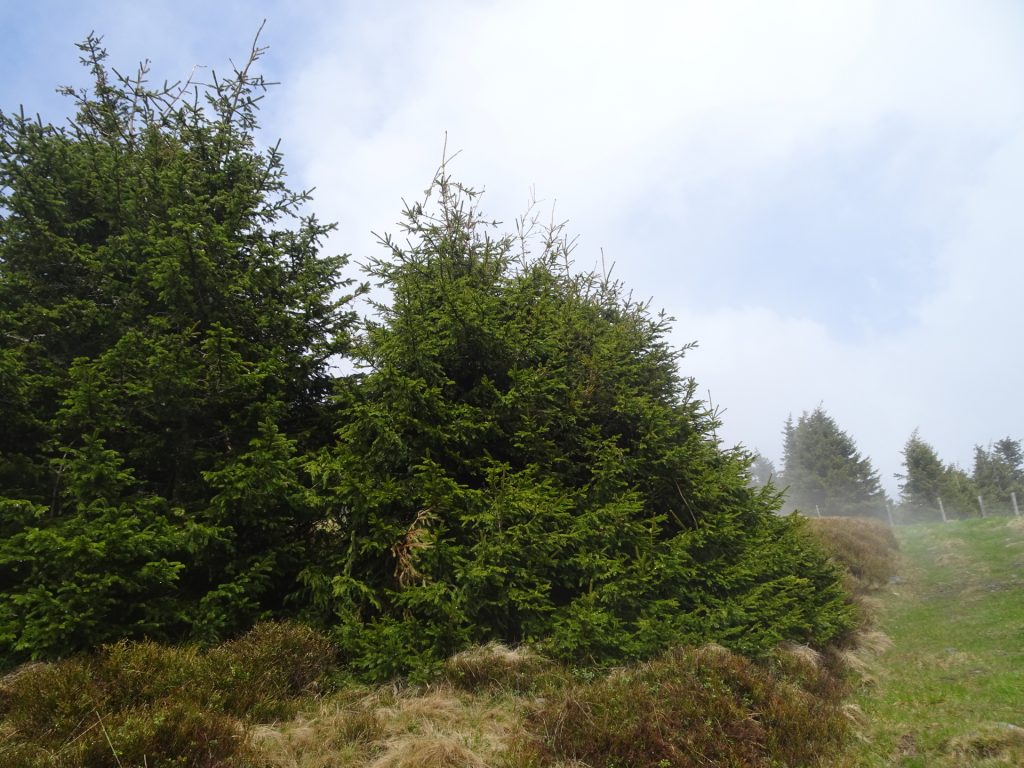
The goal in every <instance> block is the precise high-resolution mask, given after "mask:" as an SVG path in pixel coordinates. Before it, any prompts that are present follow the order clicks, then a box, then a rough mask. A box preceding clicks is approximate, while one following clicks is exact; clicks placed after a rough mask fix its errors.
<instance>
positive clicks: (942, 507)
mask: <svg viewBox="0 0 1024 768" xmlns="http://www.w3.org/2000/svg"><path fill="white" fill-rule="evenodd" d="M939 512H941V513H942V522H944V523H948V522H949V520H947V519H946V508H945V507H944V506H942V497H941V496H940V497H939Z"/></svg>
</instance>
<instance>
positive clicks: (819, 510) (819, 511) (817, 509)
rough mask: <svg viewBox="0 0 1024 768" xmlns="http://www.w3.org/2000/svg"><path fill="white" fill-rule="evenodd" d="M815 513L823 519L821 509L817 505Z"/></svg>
mask: <svg viewBox="0 0 1024 768" xmlns="http://www.w3.org/2000/svg"><path fill="white" fill-rule="evenodd" d="M814 511H815V512H817V513H818V517H821V507H819V506H818V505H817V504H815V505H814Z"/></svg>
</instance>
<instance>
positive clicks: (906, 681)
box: [849, 518, 1024, 768]
mask: <svg viewBox="0 0 1024 768" xmlns="http://www.w3.org/2000/svg"><path fill="white" fill-rule="evenodd" d="M896 533H897V536H898V538H899V540H900V545H901V548H902V558H903V562H902V568H901V571H900V573H901V576H900V579H899V580H897V583H894V584H892V585H891V586H890V587H889V588H888V589H886V591H885V592H884V593H883V595H882V597H881V602H882V606H881V614H880V616H881V618H880V622H879V629H881V630H882V631H883V632H885V633H886V634H888V635H889V637H890V638H891V640H892V647H891V648H890V649H889V650H887V651H886V652H884V653H883V654H881V655H880V656H878V657H877V658H876V659H874V660H873V662H872V663H871V669H870V672H871V674H872V676H873V677H874V678H875V680H876V682H875V684H874V685H869V686H866V687H865V689H864V690H863V691H862V693H861V695H860V696H859V698H858V701H857V703H858V705H859V706H860V707H861V709H862V710H863V712H864V715H865V716H866V723H867V724H866V725H864V726H863V728H862V737H863V738H862V739H861V740H860V741H859V743H858V745H857V746H856V747H855V748H854V750H853V753H852V754H851V756H850V763H849V765H851V766H857V767H858V768H867V767H869V766H870V767H871V768H877V767H879V766H902V767H903V768H918V767H920V768H933V767H934V768H953V767H954V766H956V768H974V767H977V768H996V767H997V766H1000V767H1001V766H1006V767H1007V768H1009V767H1010V766H1014V767H1019V766H1024V518H1021V519H1020V520H1013V519H1011V520H1007V519H1006V518H989V519H986V520H969V521H960V522H954V523H947V524H929V525H915V526H906V527H902V528H899V529H898V530H897V531H896Z"/></svg>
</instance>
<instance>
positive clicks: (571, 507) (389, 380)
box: [305, 168, 850, 677]
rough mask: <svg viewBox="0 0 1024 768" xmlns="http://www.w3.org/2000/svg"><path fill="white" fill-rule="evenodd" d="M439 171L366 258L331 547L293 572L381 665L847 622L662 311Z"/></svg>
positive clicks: (828, 576) (754, 648)
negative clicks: (367, 282) (514, 232)
mask: <svg viewBox="0 0 1024 768" xmlns="http://www.w3.org/2000/svg"><path fill="white" fill-rule="evenodd" d="M476 199H477V198H476V195H475V193H474V192H473V191H472V190H469V189H466V188H464V187H462V186H459V185H458V184H456V183H454V182H453V181H451V180H450V179H449V178H448V176H447V175H446V173H445V171H444V169H443V168H442V170H441V172H440V174H439V175H438V177H437V179H436V180H435V183H434V185H433V186H432V188H431V197H430V198H428V200H426V201H424V202H423V203H420V204H416V205H413V206H411V207H410V208H409V209H408V210H407V211H406V218H405V222H404V232H403V236H402V237H401V238H395V239H392V238H385V239H384V245H385V246H386V255H385V256H384V257H382V258H380V259H378V260H375V261H373V262H372V264H371V265H370V273H371V276H372V278H373V279H374V280H375V281H377V282H379V283H381V284H382V285H383V286H384V287H386V288H387V289H388V296H389V300H388V301H387V302H381V303H379V304H378V305H377V307H376V308H377V313H378V315H377V320H376V321H374V322H372V323H369V324H368V325H367V328H366V332H365V335H364V336H363V337H362V339H361V341H360V343H359V344H357V347H356V354H357V358H358V359H360V360H361V361H362V365H363V366H364V371H365V372H364V373H363V375H362V378H361V379H360V380H359V381H358V386H353V387H351V388H350V389H349V390H348V392H347V393H346V395H345V398H346V399H345V403H344V406H343V407H342V417H341V418H342V420H341V428H340V431H339V433H338V441H337V444H336V445H335V446H334V447H333V448H332V449H331V450H329V451H325V452H324V454H323V456H322V457H321V460H320V462H319V468H320V475H319V477H318V479H319V481H320V484H321V485H322V487H323V488H324V489H325V493H326V494H328V496H329V497H330V498H332V499H333V502H332V508H333V509H334V510H335V518H334V521H333V529H334V530H335V531H336V532H337V537H338V550H337V558H336V559H335V561H334V562H333V563H328V564H325V565H319V566H317V567H314V568H310V569H309V571H307V573H306V574H305V580H306V583H307V584H308V585H309V588H310V590H311V592H312V594H313V595H314V596H315V600H316V603H317V604H318V605H319V606H321V608H322V609H323V610H324V611H326V612H327V614H328V620H329V621H336V622H339V623H340V625H341V629H340V630H339V635H340V637H341V638H342V640H343V644H344V645H345V646H346V647H348V648H349V649H350V654H351V656H352V658H353V659H354V660H355V664H356V666H357V667H359V668H361V669H362V670H363V672H365V673H366V674H368V675H371V676H375V677H386V676H388V675H391V674H394V673H396V672H401V671H405V670H409V669H413V670H417V669H418V670H421V671H422V670H423V669H429V668H430V666H431V664H436V662H437V660H438V659H440V658H443V657H444V656H445V655H446V654H449V653H451V652H452V651H455V650H457V649H459V648H460V647H462V646H463V645H465V644H467V643H470V642H481V641H486V640H492V639H500V640H503V641H505V642H510V643H518V642H523V641H530V642H535V643H540V644H542V645H543V646H544V647H545V648H546V649H547V650H548V651H549V652H550V653H552V654H554V655H556V656H558V657H561V658H566V659H574V660H578V661H595V660H596V661H605V660H611V659H621V658H625V657H636V656H645V655H649V654H651V653H653V652H655V651H656V650H658V649H660V648H662V647H664V646H665V645H667V644H670V643H678V642H686V641H694V642H701V641H707V640H715V641H718V642H721V643H723V644H726V645H730V646H732V647H735V648H739V649H742V650H745V651H749V652H760V651H763V650H765V649H766V648H768V647H770V646H772V645H774V644H775V643H777V642H778V641H779V640H782V639H784V638H790V639H798V640H800V641H802V642H811V643H822V642H825V641H827V640H828V639H830V638H832V637H835V636H836V634H837V633H840V632H842V631H843V628H844V627H846V626H848V622H849V619H850V614H849V608H848V606H847V605H846V604H845V602H844V598H843V597H842V596H841V590H840V589H839V586H838V582H837V579H836V574H835V572H834V571H833V570H832V569H831V567H830V566H829V565H828V564H827V563H826V562H825V561H823V560H822V558H821V555H820V553H818V552H816V551H815V550H814V548H813V547H812V546H810V545H809V544H808V542H807V541H806V540H805V539H804V538H803V536H802V534H801V532H800V531H799V530H798V529H799V521H797V520H795V519H786V518H781V517H778V516H776V515H775V514H774V511H775V509H776V507H777V503H778V501H777V494H776V492H775V491H774V490H773V489H771V488H768V489H762V490H757V489H752V488H750V487H748V479H749V474H748V464H749V461H750V456H749V455H748V454H746V453H745V452H743V451H738V450H734V451H730V450H724V449H723V448H722V447H721V446H720V445H719V444H718V441H717V439H716V438H715V427H716V421H715V417H714V415H713V414H712V413H711V412H710V410H709V409H708V407H707V406H706V405H705V404H704V403H703V402H701V401H700V400H699V399H698V398H697V397H696V395H695V392H696V385H695V383H694V382H693V381H692V380H691V379H689V378H686V377H683V376H681V375H680V374H679V372H678V368H677V366H678V364H679V362H680V359H681V357H682V355H683V352H684V351H685V350H677V349H673V348H672V347H670V346H669V345H668V343H667V342H666V339H665V337H666V333H667V330H668V322H669V321H668V319H667V318H665V317H664V316H662V315H652V314H651V313H650V312H649V310H648V308H647V305H646V304H643V303H637V302H636V301H634V300H633V299H631V298H630V296H629V294H628V293H626V292H625V291H624V289H623V287H622V286H621V285H619V284H617V283H615V282H613V281H610V280H608V279H606V278H605V277H603V276H601V275H595V274H589V273H577V272H574V271H573V270H572V268H571V266H570V263H569V262H570V253H569V251H570V248H569V246H568V244H567V243H566V242H565V240H564V238H562V237H561V236H560V233H559V232H557V231H555V232H549V233H547V235H546V236H544V237H543V238H541V239H540V241H537V242H535V243H534V245H535V246H536V252H534V253H531V252H529V246H530V240H529V239H528V238H527V239H525V240H523V239H517V238H512V237H508V236H504V235H500V234H496V229H495V228H494V227H493V226H489V225H488V224H487V223H486V222H485V220H484V219H483V218H482V216H481V215H480V213H479V212H478V211H477V209H476V207H475V204H476V202H475V201H476Z"/></svg>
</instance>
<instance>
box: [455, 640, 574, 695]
mask: <svg viewBox="0 0 1024 768" xmlns="http://www.w3.org/2000/svg"><path fill="white" fill-rule="evenodd" d="M554 669H555V664H554V663H553V662H552V661H550V660H549V659H547V658H545V657H544V656H542V655H540V654H539V653H537V652H536V651H534V650H532V649H530V648H527V647H525V646H520V647H519V648H515V649H513V648H509V647H507V646H505V645H502V644H501V643H487V644H486V645H480V646H477V647H475V648H470V649H468V650H465V651H462V652H461V653H457V654H455V655H454V656H452V657H451V658H449V659H448V660H447V661H446V662H445V663H444V676H445V679H447V680H448V681H449V682H451V683H452V684H453V685H455V686H457V687H459V688H463V689H464V690H468V691H477V690H494V689H508V690H514V691H526V690H528V689H529V688H530V687H531V686H533V685H534V684H535V683H536V682H537V681H538V678H541V677H542V676H543V675H544V673H547V672H552V671H554Z"/></svg>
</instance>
